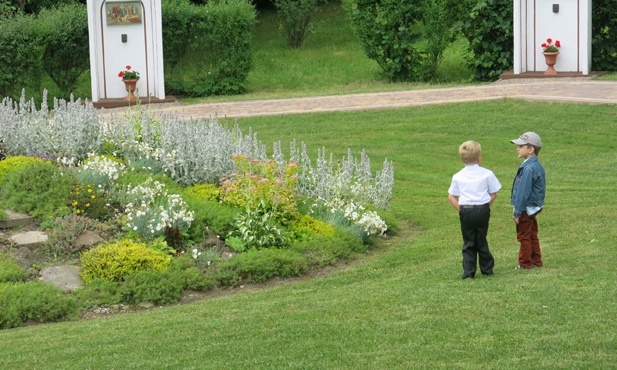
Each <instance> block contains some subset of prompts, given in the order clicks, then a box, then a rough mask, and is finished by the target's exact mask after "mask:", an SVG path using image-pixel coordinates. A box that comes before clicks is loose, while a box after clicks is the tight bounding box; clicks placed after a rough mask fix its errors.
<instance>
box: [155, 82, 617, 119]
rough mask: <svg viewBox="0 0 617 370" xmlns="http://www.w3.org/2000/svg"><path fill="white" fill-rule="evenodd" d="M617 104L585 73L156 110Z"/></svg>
mask: <svg viewBox="0 0 617 370" xmlns="http://www.w3.org/2000/svg"><path fill="white" fill-rule="evenodd" d="M503 98H510V99H523V100H542V101H553V102H579V103H589V104H617V81H593V80H590V79H586V78H560V79H550V80H549V79H533V80H525V79H518V80H500V81H497V82H495V83H492V84H490V85H483V86H466V87H453V88H436V89H428V90H406V91H393V92H381V93H364V94H352V95H336V96H321V97H310V98H296V99H272V100H255V101H238V102H228V103H211V104H195V105H186V106H180V105H165V106H160V107H158V108H154V109H153V112H160V113H165V112H170V111H177V112H182V113H183V114H184V116H185V117H187V118H188V117H192V118H199V117H204V118H207V117H210V116H212V115H217V116H218V117H231V118H241V117H249V116H269V115H281V114H294V113H316V112H332V111H354V110H372V109H388V108H401V107H413V106H421V105H428V104H447V103H460V102H473V101H486V100H496V99H503Z"/></svg>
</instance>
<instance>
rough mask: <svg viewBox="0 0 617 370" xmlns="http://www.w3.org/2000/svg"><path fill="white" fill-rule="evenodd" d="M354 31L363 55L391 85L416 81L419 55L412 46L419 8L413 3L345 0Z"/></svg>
mask: <svg viewBox="0 0 617 370" xmlns="http://www.w3.org/2000/svg"><path fill="white" fill-rule="evenodd" d="M345 4H346V7H347V9H348V12H349V14H350V16H351V20H352V22H353V26H354V31H355V33H356V35H357V36H358V38H359V39H360V43H361V44H362V47H363V48H364V53H365V54H366V55H367V56H368V57H369V58H370V59H373V60H375V61H376V62H377V64H379V66H380V67H381V69H382V70H383V72H384V74H385V75H386V77H387V78H388V79H390V80H391V81H418V80H420V79H422V76H423V60H422V55H421V54H420V52H419V51H418V50H417V48H416V46H415V45H414V44H415V43H416V42H417V41H419V38H420V36H419V33H418V32H417V30H416V29H415V28H416V27H417V25H418V24H419V22H420V21H421V19H422V16H423V12H422V6H418V3H417V2H415V1H400V0H346V1H345Z"/></svg>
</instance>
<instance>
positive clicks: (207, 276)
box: [182, 267, 218, 292]
mask: <svg viewBox="0 0 617 370" xmlns="http://www.w3.org/2000/svg"><path fill="white" fill-rule="evenodd" d="M182 277H183V278H184V289H187V290H194V291H199V292H205V291H208V290H210V289H212V288H214V287H216V286H217V285H218V279H217V276H216V275H215V274H214V273H211V272H209V271H206V272H204V271H202V270H200V269H199V268H197V267H191V268H188V269H186V270H184V271H182Z"/></svg>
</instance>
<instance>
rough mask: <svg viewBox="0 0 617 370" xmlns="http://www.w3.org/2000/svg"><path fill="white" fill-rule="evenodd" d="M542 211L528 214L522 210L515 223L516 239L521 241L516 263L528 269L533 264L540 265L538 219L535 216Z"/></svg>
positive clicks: (541, 264)
mask: <svg viewBox="0 0 617 370" xmlns="http://www.w3.org/2000/svg"><path fill="white" fill-rule="evenodd" d="M540 212H542V210H540V211H539V212H537V213H534V214H533V215H531V216H529V215H528V214H527V212H523V214H522V215H521V217H520V218H519V219H518V224H516V239H517V240H518V241H519V243H521V248H520V250H519V252H518V265H519V266H521V267H522V268H527V269H530V268H532V267H533V266H536V267H542V266H543V265H544V264H543V263H542V253H541V252H540V239H538V221H537V220H536V216H537V215H538V214H539V213H540Z"/></svg>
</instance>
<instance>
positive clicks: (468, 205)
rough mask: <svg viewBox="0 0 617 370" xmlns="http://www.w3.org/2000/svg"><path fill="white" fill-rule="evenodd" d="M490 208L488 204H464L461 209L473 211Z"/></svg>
mask: <svg viewBox="0 0 617 370" xmlns="http://www.w3.org/2000/svg"><path fill="white" fill-rule="evenodd" d="M488 206H489V204H488V203H486V204H463V205H461V206H460V207H461V209H473V208H487V207H488Z"/></svg>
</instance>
